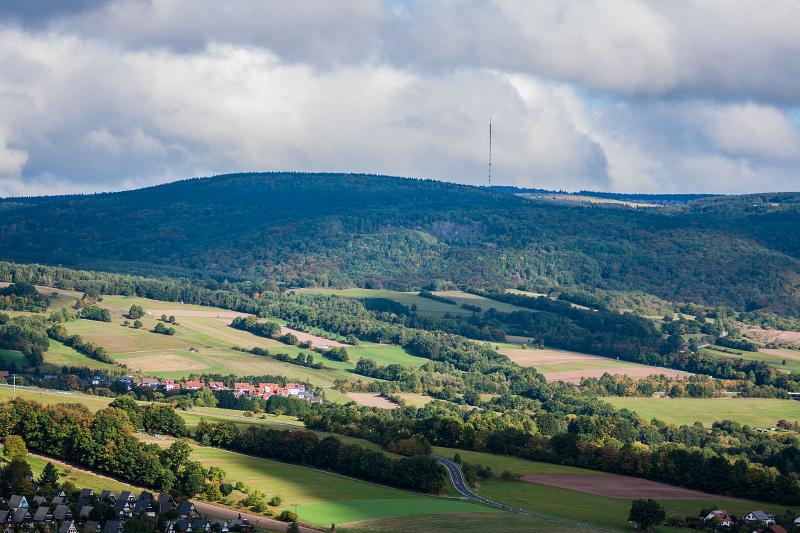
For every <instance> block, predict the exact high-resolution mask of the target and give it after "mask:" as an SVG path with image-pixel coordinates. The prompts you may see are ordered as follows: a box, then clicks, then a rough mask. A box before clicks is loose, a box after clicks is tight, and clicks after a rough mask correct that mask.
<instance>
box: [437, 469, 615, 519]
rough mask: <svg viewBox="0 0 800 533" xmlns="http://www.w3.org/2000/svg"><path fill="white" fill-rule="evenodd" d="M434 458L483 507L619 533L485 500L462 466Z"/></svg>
mask: <svg viewBox="0 0 800 533" xmlns="http://www.w3.org/2000/svg"><path fill="white" fill-rule="evenodd" d="M433 458H434V459H436V460H437V461H438V462H439V463H440V464H441V465H442V466H444V467H445V468H446V469H447V473H448V474H450V481H451V482H452V483H453V487H455V489H456V490H457V491H458V492H459V493H460V494H461V495H462V496H464V497H466V498H468V499H470V500H472V501H474V502H477V503H482V504H483V505H489V506H491V507H496V508H498V509H503V510H505V511H510V512H512V513H517V514H521V515H523V516H529V517H531V518H539V519H541V520H549V521H551V522H556V523H559V524H561V525H563V526H568V527H573V528H579V529H589V530H592V531H605V532H609V533H617V531H616V530H613V529H606V528H602V527H597V526H593V525H591V524H587V523H585V522H578V521H577V520H567V519H566V518H560V517H558V516H552V515H548V514H544V513H537V512H534V511H526V510H525V509H518V508H515V507H511V506H510V505H506V504H504V503H500V502H498V501H495V500H491V499H489V498H485V497H483V496H481V495H480V494H478V493H476V492H475V491H473V490H472V489H471V488H469V485H468V484H467V481H466V480H465V479H464V474H463V472H461V466H460V465H459V464H458V463H455V462H453V461H451V460H450V459H445V458H444V457H439V456H436V455H434V456H433Z"/></svg>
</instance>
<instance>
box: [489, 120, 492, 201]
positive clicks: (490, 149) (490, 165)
mask: <svg viewBox="0 0 800 533" xmlns="http://www.w3.org/2000/svg"><path fill="white" fill-rule="evenodd" d="M491 186H492V117H489V187H491Z"/></svg>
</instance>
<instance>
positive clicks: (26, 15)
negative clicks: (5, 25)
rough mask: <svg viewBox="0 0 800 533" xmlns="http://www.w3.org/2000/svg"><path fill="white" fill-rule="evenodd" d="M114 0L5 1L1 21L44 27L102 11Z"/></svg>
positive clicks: (2, 5)
mask: <svg viewBox="0 0 800 533" xmlns="http://www.w3.org/2000/svg"><path fill="white" fill-rule="evenodd" d="M112 1H113V0H3V1H2V2H0V20H11V21H14V22H19V23H22V24H23V25H26V26H43V25H45V24H47V23H48V22H50V21H52V20H53V19H57V18H60V17H64V16H70V15H83V14H86V13H89V12H91V11H94V10H97V9H100V8H102V7H104V6H106V5H107V4H110V3H111V2H112Z"/></svg>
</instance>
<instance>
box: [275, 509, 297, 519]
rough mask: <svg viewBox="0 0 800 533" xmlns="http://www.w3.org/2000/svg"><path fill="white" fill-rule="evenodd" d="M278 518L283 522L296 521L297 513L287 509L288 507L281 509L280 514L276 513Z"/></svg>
mask: <svg viewBox="0 0 800 533" xmlns="http://www.w3.org/2000/svg"><path fill="white" fill-rule="evenodd" d="M278 520H281V521H283V522H297V513H295V512H293V511H289V510H288V509H287V510H285V511H281V514H280V515H278Z"/></svg>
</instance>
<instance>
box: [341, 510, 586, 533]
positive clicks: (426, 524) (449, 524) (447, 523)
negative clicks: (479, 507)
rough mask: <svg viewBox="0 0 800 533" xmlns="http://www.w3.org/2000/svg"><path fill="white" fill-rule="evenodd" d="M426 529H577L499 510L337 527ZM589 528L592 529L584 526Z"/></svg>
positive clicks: (366, 532) (374, 532) (365, 531)
mask: <svg viewBox="0 0 800 533" xmlns="http://www.w3.org/2000/svg"><path fill="white" fill-rule="evenodd" d="M398 528H401V529H400V530H401V531H425V532H426V533H464V532H467V531H469V532H489V531H491V532H492V533H520V532H521V531H531V532H539V531H541V532H545V531H546V532H552V533H562V532H567V531H575V529H574V528H567V527H564V526H561V525H559V524H557V523H554V522H551V521H546V520H539V519H535V518H525V517H523V516H520V515H508V514H506V515H502V519H500V518H499V517H498V516H497V515H495V514H487V513H460V514H457V515H451V514H445V513H442V514H438V515H426V516H406V517H403V520H402V523H401V524H398V521H397V520H395V519H394V518H388V519H387V518H384V519H380V520H368V521H364V522H359V523H356V524H350V525H348V526H346V527H339V526H337V527H336V531H341V532H343V533H393V532H396V531H398ZM581 531H588V530H585V529H583V530H581Z"/></svg>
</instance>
